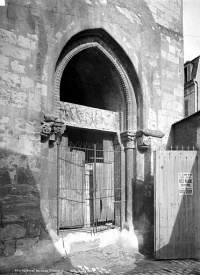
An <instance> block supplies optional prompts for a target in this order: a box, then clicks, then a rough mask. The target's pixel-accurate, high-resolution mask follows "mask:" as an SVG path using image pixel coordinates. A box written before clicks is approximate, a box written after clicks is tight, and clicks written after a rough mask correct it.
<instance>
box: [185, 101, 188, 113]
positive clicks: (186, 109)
mask: <svg viewBox="0 0 200 275" xmlns="http://www.w3.org/2000/svg"><path fill="white" fill-rule="evenodd" d="M188 102H189V100H188V99H185V117H187V116H188Z"/></svg>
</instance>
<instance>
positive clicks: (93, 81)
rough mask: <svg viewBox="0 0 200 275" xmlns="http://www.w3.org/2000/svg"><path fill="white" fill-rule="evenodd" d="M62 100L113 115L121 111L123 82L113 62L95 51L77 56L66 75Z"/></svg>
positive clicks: (62, 87) (67, 67) (69, 65)
mask: <svg viewBox="0 0 200 275" xmlns="http://www.w3.org/2000/svg"><path fill="white" fill-rule="evenodd" d="M60 100H61V101H65V102H70V103H74V104H79V105H85V106H89V107H94V108H99V109H106V110H111V111H119V110H121V105H122V106H123V104H122V100H123V97H122V87H121V82H120V79H119V76H118V75H117V72H116V70H114V67H113V66H112V64H111V62H110V60H109V59H108V58H107V57H106V56H104V54H103V53H101V52H100V51H99V50H98V49H96V48H94V47H93V48H89V49H86V50H83V51H81V52H80V53H78V54H76V55H75V56H74V57H73V58H72V59H71V60H70V61H69V63H68V64H67V66H66V68H65V70H64V72H63V76H62V80H61V85H60Z"/></svg>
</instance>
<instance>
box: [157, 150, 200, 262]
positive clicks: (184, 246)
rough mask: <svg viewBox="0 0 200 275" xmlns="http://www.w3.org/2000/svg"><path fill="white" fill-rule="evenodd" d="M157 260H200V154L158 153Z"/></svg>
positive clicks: (188, 152) (194, 152) (180, 152)
mask: <svg viewBox="0 0 200 275" xmlns="http://www.w3.org/2000/svg"><path fill="white" fill-rule="evenodd" d="M154 169H155V170H154V180H155V184H154V187H155V190H154V205H155V245H154V247H155V258H156V259H184V258H199V257H200V252H199V251H200V243H199V242H200V186H199V185H200V152H197V151H156V152H155V153H154Z"/></svg>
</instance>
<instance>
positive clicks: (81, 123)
mask: <svg viewBox="0 0 200 275" xmlns="http://www.w3.org/2000/svg"><path fill="white" fill-rule="evenodd" d="M60 118H61V120H62V121H63V122H64V124H65V125H67V126H72V127H79V128H84V129H94V130H101V131H109V132H117V131H118V130H119V114H118V113H117V112H112V111H107V110H102V109H97V108H91V107H86V106H82V105H78V104H73V103H68V102H60Z"/></svg>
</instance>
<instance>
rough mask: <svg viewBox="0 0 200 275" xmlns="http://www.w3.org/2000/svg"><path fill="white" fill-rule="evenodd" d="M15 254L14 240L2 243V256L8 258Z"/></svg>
mask: <svg viewBox="0 0 200 275" xmlns="http://www.w3.org/2000/svg"><path fill="white" fill-rule="evenodd" d="M15 252H16V240H6V241H4V251H3V254H4V256H6V257H8V256H11V255H13V254H14V253H15Z"/></svg>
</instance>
